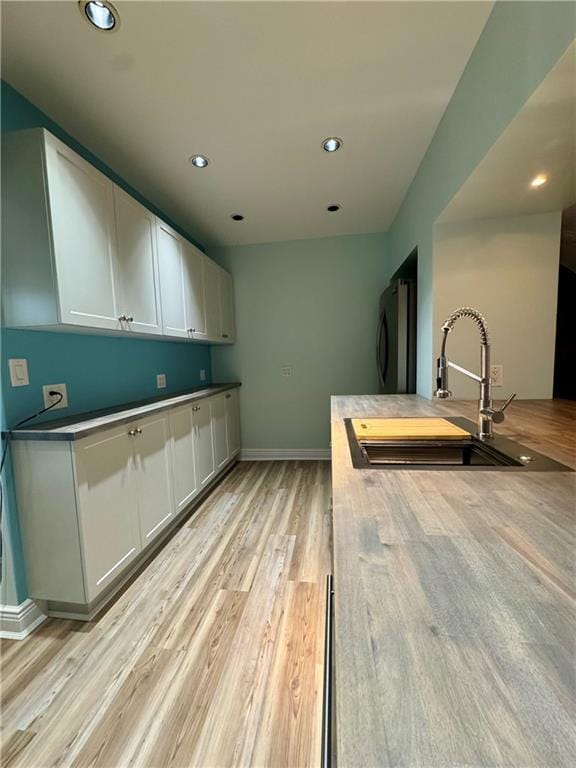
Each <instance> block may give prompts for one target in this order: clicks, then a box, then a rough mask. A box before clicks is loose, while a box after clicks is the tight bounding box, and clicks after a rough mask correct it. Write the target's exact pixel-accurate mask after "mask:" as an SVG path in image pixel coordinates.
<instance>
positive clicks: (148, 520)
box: [134, 415, 174, 548]
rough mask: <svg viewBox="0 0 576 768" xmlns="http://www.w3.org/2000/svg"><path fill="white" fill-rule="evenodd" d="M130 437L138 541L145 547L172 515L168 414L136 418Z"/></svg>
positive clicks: (172, 499) (172, 498)
mask: <svg viewBox="0 0 576 768" xmlns="http://www.w3.org/2000/svg"><path fill="white" fill-rule="evenodd" d="M136 432H137V434H136V435H135V437H134V447H135V462H136V489H137V493H138V515H139V519H140V540H141V544H142V547H143V548H144V547H145V546H147V545H148V544H149V543H150V542H151V541H152V540H153V539H154V538H156V536H157V535H158V534H159V533H160V531H161V530H162V529H163V528H164V526H165V525H166V524H167V523H168V522H169V521H170V519H171V518H172V516H173V514H174V496H173V492H172V463H171V460H170V459H171V457H170V440H169V438H170V433H169V428H168V416H166V415H158V416H150V417H149V418H148V419H145V420H143V421H138V423H137V425H136Z"/></svg>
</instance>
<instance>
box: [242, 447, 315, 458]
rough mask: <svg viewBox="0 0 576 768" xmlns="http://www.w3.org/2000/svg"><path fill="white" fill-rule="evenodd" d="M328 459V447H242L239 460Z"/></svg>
mask: <svg viewBox="0 0 576 768" xmlns="http://www.w3.org/2000/svg"><path fill="white" fill-rule="evenodd" d="M291 459H292V460H298V461H300V460H302V459H304V460H313V461H328V460H329V459H330V449H329V448H243V449H242V451H241V453H240V461H288V460H291Z"/></svg>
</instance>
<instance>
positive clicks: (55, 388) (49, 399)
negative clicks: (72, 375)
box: [42, 384, 68, 411]
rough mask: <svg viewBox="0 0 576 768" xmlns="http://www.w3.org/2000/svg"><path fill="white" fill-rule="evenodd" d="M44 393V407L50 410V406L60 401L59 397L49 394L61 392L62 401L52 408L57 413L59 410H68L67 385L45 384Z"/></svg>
mask: <svg viewBox="0 0 576 768" xmlns="http://www.w3.org/2000/svg"><path fill="white" fill-rule="evenodd" d="M42 392H43V393H44V407H45V408H48V406H49V405H52V403H54V402H56V401H57V400H58V398H57V397H53V396H52V395H50V394H49V392H60V394H61V395H62V401H61V402H59V403H58V405H55V406H54V408H52V410H53V411H57V410H58V409H59V408H68V392H67V390H66V384H45V385H44V386H43V387H42Z"/></svg>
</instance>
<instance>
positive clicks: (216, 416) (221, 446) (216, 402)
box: [210, 395, 228, 469]
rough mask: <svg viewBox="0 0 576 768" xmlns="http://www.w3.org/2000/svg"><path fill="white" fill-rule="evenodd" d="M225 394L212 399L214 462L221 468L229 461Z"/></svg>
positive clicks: (217, 467)
mask: <svg viewBox="0 0 576 768" xmlns="http://www.w3.org/2000/svg"><path fill="white" fill-rule="evenodd" d="M224 397H225V396H224V395H219V396H218V397H213V398H212V399H211V400H210V415H211V417H212V436H213V439H214V463H215V464H216V469H220V468H221V467H223V466H224V464H226V462H227V461H228V437H227V436H226V406H225V405H224V403H225V399H224Z"/></svg>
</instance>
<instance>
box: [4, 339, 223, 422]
mask: <svg viewBox="0 0 576 768" xmlns="http://www.w3.org/2000/svg"><path fill="white" fill-rule="evenodd" d="M2 357H3V360H4V364H3V365H2V387H3V393H4V408H5V415H6V418H7V419H8V423H9V424H10V425H11V424H15V423H16V422H17V421H19V420H20V419H22V418H24V417H25V416H27V415H28V414H31V413H33V412H34V411H37V410H39V409H40V408H42V405H43V403H42V385H43V384H58V383H59V382H65V383H66V387H67V390H68V402H69V407H68V408H66V409H61V410H58V411H52V413H47V414H45V415H44V416H41V417H40V418H39V419H38V422H41V421H47V420H50V419H54V418H60V417H63V416H68V415H72V414H75V413H82V412H85V411H90V410H94V409H97V408H108V407H112V406H115V405H118V404H119V403H127V402H130V401H131V400H141V399H143V398H147V397H155V396H157V395H162V394H164V393H166V394H169V393H171V392H179V391H182V390H183V389H186V388H187V387H194V386H199V385H200V384H201V383H202V382H201V381H200V369H201V368H203V369H204V370H205V371H206V376H207V378H208V380H210V376H211V361H210V347H209V346H208V345H201V344H189V343H181V342H171V341H149V340H148V339H126V338H111V337H109V336H94V335H85V334H79V333H78V334H72V333H47V332H45V331H17V330H10V329H4V330H3V344H2ZM11 357H15V358H21V357H24V358H26V359H27V360H28V375H29V377H30V386H28V387H11V386H10V374H9V370H8V363H7V360H8V359H9V358H11ZM157 373H165V374H166V384H167V386H166V389H163V390H159V389H157V388H156V374H157Z"/></svg>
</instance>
